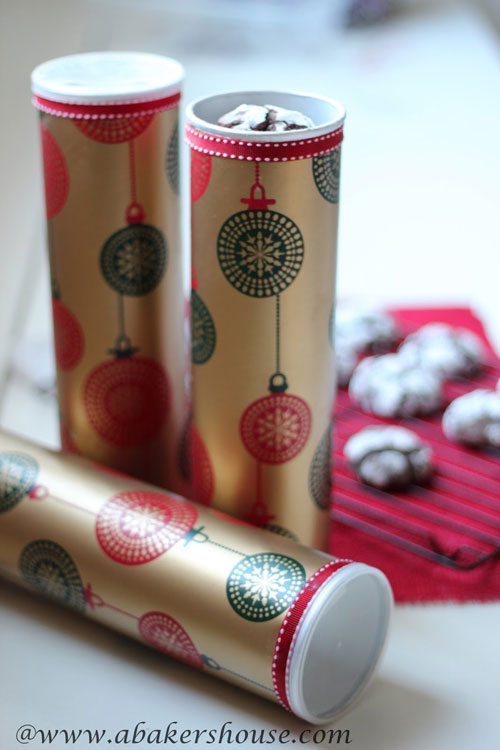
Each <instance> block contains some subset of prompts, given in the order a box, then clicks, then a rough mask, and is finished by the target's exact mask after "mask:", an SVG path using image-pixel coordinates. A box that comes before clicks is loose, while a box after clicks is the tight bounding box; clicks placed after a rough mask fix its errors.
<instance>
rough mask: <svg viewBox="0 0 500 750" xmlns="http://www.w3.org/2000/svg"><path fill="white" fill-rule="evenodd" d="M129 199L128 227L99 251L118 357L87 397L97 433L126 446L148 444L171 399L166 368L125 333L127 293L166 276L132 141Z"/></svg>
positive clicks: (100, 372) (93, 380)
mask: <svg viewBox="0 0 500 750" xmlns="http://www.w3.org/2000/svg"><path fill="white" fill-rule="evenodd" d="M129 172H130V188H131V203H130V204H129V206H128V208H127V214H126V215H127V222H128V225H129V226H128V227H126V228H125V229H120V230H118V232H115V233H114V234H113V235H112V236H111V237H110V238H109V239H108V240H107V242H106V243H105V244H104V246H103V248H102V251H101V270H102V273H103V276H104V278H105V280H106V281H107V283H108V284H109V286H110V287H111V288H112V289H114V290H115V291H116V292H117V293H118V327H119V332H118V337H117V339H116V342H115V345H114V347H113V348H112V349H110V350H109V353H110V354H113V355H114V359H112V360H108V361H106V362H103V363H101V364H99V365H97V367H95V368H94V369H93V370H92V371H91V372H90V373H89V375H88V377H87V379H86V381H85V383H84V387H83V401H84V405H85V410H86V412H87V416H88V419H89V421H90V423H91V424H92V426H93V427H94V429H95V431H96V432H97V433H98V434H99V435H100V436H101V437H102V438H103V439H104V440H106V441H107V442H108V443H110V444H111V445H116V446H120V447H123V448H126V447H134V446H139V445H144V444H145V443H148V442H150V441H151V440H152V439H153V438H154V437H155V436H156V435H157V434H158V433H159V432H160V430H161V429H162V427H163V425H164V424H165V422H166V420H167V416H168V413H169V410H170V402H171V388H170V382H169V378H168V375H167V373H166V372H165V370H164V368H163V366H162V365H161V364H160V363H159V362H158V361H157V360H155V359H153V358H152V357H146V356H142V355H140V356H137V352H138V351H139V350H138V349H137V347H134V346H133V345H132V342H131V341H130V339H129V338H128V336H127V334H126V332H125V305H124V299H123V297H124V295H126V296H132V297H136V296H139V295H144V294H148V293H149V292H151V291H153V289H155V288H156V287H157V286H158V284H159V283H160V280H161V278H162V276H163V273H164V270H165V266H166V260H167V245H166V241H165V239H164V237H163V235H162V233H161V232H160V230H159V229H157V228H156V227H153V226H150V225H149V224H144V222H143V219H144V211H143V208H142V206H141V204H140V203H138V202H137V196H136V184H135V157H134V144H133V143H130V144H129Z"/></svg>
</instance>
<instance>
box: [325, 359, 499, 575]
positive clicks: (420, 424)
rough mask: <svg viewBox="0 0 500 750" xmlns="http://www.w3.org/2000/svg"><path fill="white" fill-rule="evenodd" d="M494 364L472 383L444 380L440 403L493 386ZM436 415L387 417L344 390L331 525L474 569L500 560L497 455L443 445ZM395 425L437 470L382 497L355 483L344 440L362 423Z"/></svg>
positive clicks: (444, 440) (337, 431)
mask: <svg viewBox="0 0 500 750" xmlns="http://www.w3.org/2000/svg"><path fill="white" fill-rule="evenodd" d="M499 377H500V363H499V362H498V361H494V360H493V358H492V357H491V358H490V361H489V362H488V363H487V364H486V365H485V366H484V367H483V369H482V371H481V373H480V374H479V375H478V376H477V377H475V378H474V379H462V380H455V381H450V382H448V383H447V384H446V385H445V402H446V403H449V402H450V401H451V400H452V399H454V398H457V397H458V396H462V395H463V394H465V393H468V392H469V391H472V390H474V389H475V388H489V389H494V388H495V387H496V383H497V381H498V379H499ZM441 416H442V413H439V414H436V415H435V416H433V417H431V418H425V419H419V418H411V419H406V418H405V419H397V420H394V419H391V420H386V419H382V418H379V417H376V416H374V415H371V414H365V413H364V412H362V411H360V410H359V409H358V408H357V407H356V405H355V404H354V403H353V402H352V401H351V399H350V398H349V395H348V393H347V391H346V390H345V389H342V390H339V393H338V395H337V403H336V408H335V441H334V464H335V469H334V493H333V508H332V516H333V519H334V521H335V522H336V523H340V524H344V525H346V526H350V527H352V528H355V529H357V530H358V531H361V532H363V533H365V534H367V535H369V536H371V537H376V538H377V539H380V540H383V541H385V542H388V543H390V544H393V545H396V546H397V547H400V548H402V549H405V550H407V551H408V552H412V553H414V554H416V555H419V556H420V557H423V558H425V559H427V560H431V561H434V562H436V563H439V564H441V565H446V566H448V567H451V568H454V569H457V570H463V571H467V570H474V569H475V568H478V567H479V566H481V565H484V564H485V563H486V562H488V561H489V560H491V559H493V558H497V557H500V450H495V449H489V450H481V451H478V450H472V449H468V448H466V447H464V446H460V445H458V444H456V443H452V442H451V441H449V440H448V439H447V438H446V437H445V435H444V434H443V431H442V429H441ZM374 424H379V425H384V424H399V425H401V426H404V427H407V428H409V429H411V430H413V431H414V432H416V433H417V434H418V435H419V436H420V437H421V439H422V440H423V441H424V442H425V443H427V445H429V446H430V447H431V448H432V451H433V454H434V466H435V472H434V476H433V478H432V480H431V481H430V482H429V484H427V485H426V486H417V485H412V486H411V487H410V488H409V489H408V490H406V491H404V492H394V493H392V492H385V491H382V490H378V489H375V488H373V487H369V486H367V485H364V484H362V483H360V482H359V481H358V479H357V478H356V476H355V474H354V471H353V470H352V468H351V467H350V466H349V464H348V462H347V460H346V459H345V458H344V456H343V448H344V445H345V442H346V441H347V439H348V438H349V437H351V435H353V434H354V433H356V432H358V431H359V430H361V429H362V428H363V427H366V426H367V425H374Z"/></svg>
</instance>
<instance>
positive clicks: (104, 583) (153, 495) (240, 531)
mask: <svg viewBox="0 0 500 750" xmlns="http://www.w3.org/2000/svg"><path fill="white" fill-rule="evenodd" d="M0 574H2V575H5V576H7V577H9V578H10V579H13V580H14V581H17V582H18V583H21V584H23V585H24V586H27V587H28V588H29V589H31V590H33V591H37V592H39V593H41V594H44V595H46V596H51V597H52V598H54V599H56V600H57V601H59V602H61V603H64V604H66V605H68V606H70V607H72V608H73V609H74V610H76V611H77V612H79V613H81V614H86V615H88V616H89V617H91V618H94V619H96V620H97V621H99V622H101V623H103V624H105V625H108V626H110V627H112V628H115V629H117V630H119V631H122V632H124V633H126V634H128V635H130V636H132V637H134V638H137V639H139V640H142V641H143V642H144V643H146V644H149V645H150V646H153V647H154V648H156V649H158V650H159V651H161V652H163V653H164V654H167V655H169V656H173V657H174V658H176V659H179V660H180V661H184V662H186V663H187V664H189V665H191V666H192V667H195V668H197V669H199V670H203V671H206V672H207V673H208V674H212V675H214V676H217V677H220V678H222V679H225V680H228V681H229V682H232V683H234V684H236V685H238V686H240V687H242V688H245V689H247V690H250V691H252V692H254V693H257V694H258V695H260V696H262V697H264V698H267V699H268V700H271V701H274V702H276V703H281V704H282V705H283V706H284V707H285V708H287V709H289V710H291V711H293V712H294V713H296V714H297V715H298V716H300V717H302V718H303V719H306V720H307V721H310V722H314V723H318V724H319V723H327V722H329V721H331V720H333V719H334V718H335V717H336V716H338V715H339V714H340V713H341V712H343V711H345V710H346V709H347V708H348V707H350V706H351V705H352V703H353V702H354V701H355V700H356V699H357V697H358V696H359V695H360V694H361V692H362V691H363V689H364V688H365V686H366V684H367V682H368V681H369V680H370V678H371V676H372V675H373V673H374V670H375V668H376V665H377V663H378V661H379V658H380V655H381V651H382V648H383V645H384V642H385V639H386V634H387V629H388V625H389V619H390V612H391V605H392V594H391V589H390V586H389V584H388V582H387V579H386V578H385V576H384V575H383V573H381V572H380V571H379V570H376V569H375V568H371V567H369V566H367V565H363V564H361V563H356V562H351V561H349V560H338V559H334V558H332V557H330V556H328V555H325V554H324V553H322V552H318V551H316V550H311V549H308V548H307V547H302V546H301V545H298V544H295V543H293V542H291V541H290V540H289V539H282V538H279V537H277V536H276V535H275V534H271V533H269V532H267V531H261V530H260V529H257V528H255V527H252V526H250V525H248V524H246V523H242V522H241V521H237V520H235V519H232V518H230V517H229V516H225V515H224V514H222V513H219V512H218V511H216V510H212V509H207V508H202V507H200V506H196V505H195V504H194V503H191V502H189V501H187V500H184V499H182V498H181V497H178V496H176V495H173V494H171V493H166V492H162V491H161V490H159V489H158V488H156V487H154V486H151V485H148V484H145V483H142V482H139V481H137V480H134V479H130V478H129V477H124V476H117V473H116V472H110V471H109V469H103V467H99V466H96V465H92V464H91V463H90V462H89V461H86V460H84V459H82V458H80V457H79V456H70V455H64V454H61V453H54V452H51V451H45V450H43V449H41V448H40V447H38V446H36V445H33V444H32V443H28V442H26V441H24V440H20V439H19V438H16V437H14V436H13V435H8V434H6V433H2V432H0Z"/></svg>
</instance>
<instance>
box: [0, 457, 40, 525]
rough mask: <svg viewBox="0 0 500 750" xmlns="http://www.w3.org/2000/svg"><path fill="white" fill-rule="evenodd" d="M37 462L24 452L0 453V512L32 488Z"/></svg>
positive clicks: (10, 506) (9, 507) (13, 505)
mask: <svg viewBox="0 0 500 750" xmlns="http://www.w3.org/2000/svg"><path fill="white" fill-rule="evenodd" d="M37 477H38V464H37V462H36V461H35V459H34V458H32V457H31V456H28V454H26V453H17V452H13V451H6V452H4V453H0V513H4V512H5V511H8V510H12V508H14V507H15V506H16V505H17V504H18V503H20V502H21V500H22V499H23V498H25V497H26V495H29V493H30V492H31V491H32V490H33V488H34V487H35V482H36V479H37Z"/></svg>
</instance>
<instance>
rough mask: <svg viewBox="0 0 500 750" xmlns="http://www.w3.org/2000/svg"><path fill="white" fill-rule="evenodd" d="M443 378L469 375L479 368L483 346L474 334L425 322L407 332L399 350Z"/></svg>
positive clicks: (441, 324)
mask: <svg viewBox="0 0 500 750" xmlns="http://www.w3.org/2000/svg"><path fill="white" fill-rule="evenodd" d="M399 351H400V353H401V355H402V356H404V357H406V358H408V360H410V361H412V362H418V363H420V364H421V365H423V366H424V367H427V368H429V369H431V370H433V371H434V372H435V373H437V374H438V375H439V376H441V377H443V378H455V377H460V376H462V377H470V376H473V375H475V374H476V373H477V372H478V371H479V370H480V368H481V363H482V361H483V360H484V348H483V345H482V343H481V340H480V339H479V337H478V336H476V334H475V333H472V331H469V330H467V329H466V328H452V326H449V325H446V324H445V323H429V325H426V326H423V328H419V330H418V331H415V333H412V334H410V336H408V338H407V339H406V340H405V341H404V342H403V344H402V345H401V347H400V349H399Z"/></svg>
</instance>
